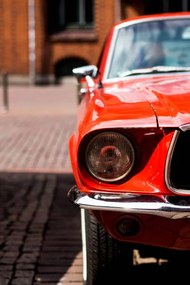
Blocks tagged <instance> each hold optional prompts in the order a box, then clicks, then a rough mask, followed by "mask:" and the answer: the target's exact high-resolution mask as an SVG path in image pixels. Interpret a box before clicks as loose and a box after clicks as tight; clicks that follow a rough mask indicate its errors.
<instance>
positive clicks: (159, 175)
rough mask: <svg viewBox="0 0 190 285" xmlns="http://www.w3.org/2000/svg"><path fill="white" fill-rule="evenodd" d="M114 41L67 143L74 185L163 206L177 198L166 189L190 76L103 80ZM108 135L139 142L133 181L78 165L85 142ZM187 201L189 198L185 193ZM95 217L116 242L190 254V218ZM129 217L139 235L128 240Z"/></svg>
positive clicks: (186, 111)
mask: <svg viewBox="0 0 190 285" xmlns="http://www.w3.org/2000/svg"><path fill="white" fill-rule="evenodd" d="M183 15H184V16H189V17H190V13H179V14H178V13H173V14H168V15H165V16H164V15H163V14H160V15H156V16H154V15H152V16H150V15H149V16H144V17H141V18H140V19H141V20H142V19H147V18H148V19H154V18H155V19H158V18H159V17H160V18H163V17H167V16H178V17H179V16H180V17H181V16H183ZM138 19H139V18H136V19H134V21H136V20H138ZM129 21H130V20H129ZM124 22H127V21H124ZM122 23H123V22H122ZM113 37H114V29H112V31H111V32H110V34H109V36H108V38H107V41H106V44H105V47H104V52H103V53H102V56H101V60H100V65H99V70H100V75H99V77H98V78H96V79H94V84H95V85H94V86H93V87H89V88H88V90H87V92H86V95H85V97H84V98H83V100H82V102H81V104H80V105H79V108H78V116H77V126H76V130H75V132H74V133H73V135H72V137H71V139H70V142H69V153H70V158H71V165H72V169H73V175H74V178H75V181H76V185H77V187H78V189H79V190H80V192H81V193H85V194H92V193H107V194H109V193H114V194H117V193H118V194H121V193H127V194H134V195H144V196H145V195H146V196H148V195H151V196H152V197H158V198H159V199H160V200H163V201H164V199H165V198H164V197H165V196H174V195H176V194H175V193H173V192H172V191H171V189H169V188H168V185H167V184H166V179H165V168H166V163H167V156H168V152H169V148H170V146H171V142H172V140H173V137H174V134H175V130H176V129H177V128H178V127H179V126H180V127H181V126H184V125H186V124H190V72H189V73H167V74H165V73H164V74H156V75H155V74H152V75H150V74H144V75H140V76H132V77H126V78H122V79H117V80H104V78H105V73H106V69H107V59H108V58H109V54H110V52H111V51H110V49H111V43H112V41H113ZM99 81H102V84H103V88H101V87H100V86H99ZM104 130H114V131H115V130H119V131H123V132H125V131H127V133H128V136H129V137H130V139H131V140H132V141H135V143H134V145H135V147H136V149H138V148H139V151H138V152H137V157H138V159H137V160H138V165H137V166H136V170H135V172H134V173H133V175H131V177H130V179H126V180H124V181H122V182H121V183H107V182H102V181H99V180H97V179H96V178H94V177H92V176H91V175H90V173H89V172H88V171H87V170H86V169H85V167H84V166H81V163H80V152H81V148H80V147H81V144H83V141H84V140H88V138H90V137H92V136H93V135H94V134H95V133H97V132H101V131H104ZM176 196H177V195H176ZM182 196H183V195H182ZM184 196H190V194H189V193H188V192H187V194H184ZM92 213H93V214H94V215H95V216H96V217H97V219H98V220H99V221H100V223H101V224H102V225H104V227H105V229H106V230H107V231H108V232H109V233H110V235H111V236H113V237H114V238H116V239H118V240H121V241H126V242H131V243H137V244H138V243H140V244H147V245H153V246H159V247H166V248H174V249H182V250H190V231H189V220H188V218H181V219H170V218H166V217H161V216H157V215H149V214H144V213H143V214H130V213H122V212H119V211H102V210H100V211H97V210H94V209H92ZM126 217H131V218H134V219H136V220H138V223H139V225H140V230H139V232H138V234H137V235H135V236H132V237H127V236H123V235H120V234H119V233H118V231H117V224H118V221H119V220H121V219H124V218H126Z"/></svg>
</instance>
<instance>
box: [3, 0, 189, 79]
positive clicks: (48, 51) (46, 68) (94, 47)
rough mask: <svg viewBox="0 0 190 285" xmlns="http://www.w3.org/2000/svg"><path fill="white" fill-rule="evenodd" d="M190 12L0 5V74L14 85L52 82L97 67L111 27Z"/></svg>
mask: <svg viewBox="0 0 190 285" xmlns="http://www.w3.org/2000/svg"><path fill="white" fill-rule="evenodd" d="M187 10H190V0H177V1H172V0H154V1H152V0H54V1H53V0H0V71H1V72H3V71H6V72H8V74H9V80H10V81H11V82H13V83H14V82H17V83H19V82H23V81H24V82H28V83H33V84H35V83H49V82H55V81H58V80H59V79H60V78H62V77H63V76H66V75H70V74H71V70H72V68H73V67H76V66H80V65H82V64H96V63H97V61H98V57H99V54H100V52H101V48H102V45H103V43H104V39H105V37H106V35H107V33H108V31H109V29H110V27H111V26H112V24H113V23H115V22H117V21H120V20H121V19H123V18H126V17H131V16H133V15H136V14H152V13H157V12H159V13H162V12H168V11H187Z"/></svg>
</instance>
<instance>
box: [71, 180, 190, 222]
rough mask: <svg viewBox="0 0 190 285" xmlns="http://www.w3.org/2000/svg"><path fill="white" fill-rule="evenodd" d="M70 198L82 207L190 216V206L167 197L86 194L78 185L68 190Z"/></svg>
mask: <svg viewBox="0 0 190 285" xmlns="http://www.w3.org/2000/svg"><path fill="white" fill-rule="evenodd" d="M68 198H69V200H70V201H71V202H72V203H74V204H76V205H78V206H79V207H80V208H84V209H91V210H99V211H114V212H123V213H130V214H148V215H154V216H160V217H164V218H169V219H183V218H190V206H181V205H174V204H171V203H169V202H168V201H167V199H166V198H163V199H161V198H157V197H154V196H143V195H127V194H126V195H124V194H101V193H93V194H85V193H81V192H80V191H79V190H78V188H77V186H73V187H72V188H71V189H70V190H69V192H68Z"/></svg>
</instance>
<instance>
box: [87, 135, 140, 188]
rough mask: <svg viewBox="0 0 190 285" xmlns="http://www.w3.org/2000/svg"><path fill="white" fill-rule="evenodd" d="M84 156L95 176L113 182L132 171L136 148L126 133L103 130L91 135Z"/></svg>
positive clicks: (90, 171)
mask: <svg viewBox="0 0 190 285" xmlns="http://www.w3.org/2000/svg"><path fill="white" fill-rule="evenodd" d="M82 157H83V159H84V161H85V167H86V169H87V171H88V173H89V174H90V175H91V176H92V177H93V178H95V179H97V180H99V181H102V182H106V183H113V182H119V181H121V180H123V179H125V178H126V177H127V176H128V175H129V173H131V170H132V168H133V166H134V163H135V149H134V147H133V144H132V142H131V141H130V139H129V138H128V137H127V136H126V135H124V134H122V133H120V132H117V131H111V130H110V131H102V132H100V133H97V134H96V135H94V136H93V137H91V139H90V140H89V141H88V143H87V144H86V145H85V148H84V153H83V155H82Z"/></svg>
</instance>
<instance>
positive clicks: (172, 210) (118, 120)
mask: <svg viewBox="0 0 190 285" xmlns="http://www.w3.org/2000/svg"><path fill="white" fill-rule="evenodd" d="M73 73H74V74H75V75H76V77H77V78H78V81H79V82H80V84H81V90H80V96H81V97H80V104H79V106H78V116H77V126H76V130H75V132H74V133H73V135H72V136H71V138H70V141H69V153H70V159H71V164H72V169H73V175H74V178H75V182H76V185H75V186H73V187H72V188H71V189H70V190H69V192H68V198H69V200H70V201H72V202H73V203H74V204H76V205H78V206H79V207H80V208H81V229H82V230H81V231H82V244H83V277H84V282H85V284H87V285H95V284H100V280H102V279H101V278H103V276H104V274H105V272H106V268H113V266H114V265H116V264H119V262H120V260H122V263H125V265H126V266H129V265H133V254H134V249H138V250H139V251H142V255H143V254H145V253H144V252H145V250H144V249H146V246H147V247H150V248H157V249H158V250H157V254H158V255H159V254H163V251H162V250H161V249H167V250H169V251H170V250H172V251H180V252H181V251H182V252H185V251H186V252H188V251H189V250H190V167H189V162H190V13H188V12H180V13H167V14H159V15H146V16H141V17H138V18H133V19H127V20H124V21H122V22H120V23H118V24H116V25H115V26H114V27H113V28H112V29H111V31H110V33H109V34H108V36H107V38H106V41H105V44H104V47H103V51H102V53H101V56H100V60H99V64H98V65H97V66H94V65H89V66H83V67H79V68H75V69H74V70H73Z"/></svg>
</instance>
